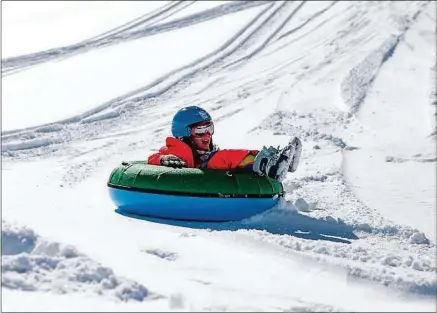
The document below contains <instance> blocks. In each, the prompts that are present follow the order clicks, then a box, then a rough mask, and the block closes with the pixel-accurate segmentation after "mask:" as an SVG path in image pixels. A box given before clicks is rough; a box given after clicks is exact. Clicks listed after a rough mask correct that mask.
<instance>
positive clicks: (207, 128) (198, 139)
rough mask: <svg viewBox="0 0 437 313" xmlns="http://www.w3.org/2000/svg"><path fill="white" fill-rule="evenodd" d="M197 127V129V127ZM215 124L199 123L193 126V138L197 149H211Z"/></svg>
mask: <svg viewBox="0 0 437 313" xmlns="http://www.w3.org/2000/svg"><path fill="white" fill-rule="evenodd" d="M196 128H197V129H196ZM213 133H214V125H213V124H212V123H211V122H203V123H199V124H197V125H195V126H193V127H192V128H191V140H192V141H193V144H194V147H195V148H196V149H197V150H202V151H209V145H210V143H211V139H212V134H213Z"/></svg>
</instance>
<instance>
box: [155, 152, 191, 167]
mask: <svg viewBox="0 0 437 313" xmlns="http://www.w3.org/2000/svg"><path fill="white" fill-rule="evenodd" d="M160 161H161V165H164V166H169V167H176V168H180V167H187V163H185V162H184V161H182V160H181V159H180V158H178V157H177V156H175V155H173V154H167V155H163V156H162V157H161V160H160Z"/></svg>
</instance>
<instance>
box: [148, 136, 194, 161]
mask: <svg viewBox="0 0 437 313" xmlns="http://www.w3.org/2000/svg"><path fill="white" fill-rule="evenodd" d="M168 154H173V155H175V156H177V157H178V158H180V159H181V160H182V161H184V162H185V163H187V166H188V167H194V161H193V153H192V151H191V149H190V148H189V146H187V145H186V144H185V143H183V142H182V141H180V140H177V139H175V138H167V140H166V145H165V146H164V147H162V148H161V149H159V151H158V152H157V153H154V154H152V155H151V156H149V157H148V159H147V163H148V164H150V165H161V157H162V156H163V155H168Z"/></svg>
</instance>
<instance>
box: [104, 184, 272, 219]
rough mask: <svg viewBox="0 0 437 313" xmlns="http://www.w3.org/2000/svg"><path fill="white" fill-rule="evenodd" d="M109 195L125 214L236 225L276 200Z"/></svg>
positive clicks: (111, 191) (121, 192)
mask: <svg viewBox="0 0 437 313" xmlns="http://www.w3.org/2000/svg"><path fill="white" fill-rule="evenodd" d="M109 194H110V197H111V199H112V200H113V201H114V203H115V204H116V205H117V206H118V208H119V209H120V210H123V211H125V212H126V213H131V214H136V215H143V216H150V217H158V218H166V219H174V220H186V221H210V222H212V221H214V222H225V221H237V220H242V219H245V218H248V217H250V216H253V215H256V214H259V213H262V212H264V211H266V210H269V209H271V208H272V207H273V206H275V205H276V204H277V203H278V201H279V196H276V197H273V198H213V197H193V196H176V195H166V194H154V193H147V192H137V191H130V190H123V189H117V188H111V187H109Z"/></svg>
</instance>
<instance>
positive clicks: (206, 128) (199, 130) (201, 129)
mask: <svg viewBox="0 0 437 313" xmlns="http://www.w3.org/2000/svg"><path fill="white" fill-rule="evenodd" d="M206 133H209V134H210V135H211V136H212V135H213V134H214V123H209V124H206V125H199V126H193V127H192V128H191V135H193V136H194V137H202V136H203V135H205V134H206Z"/></svg>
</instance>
